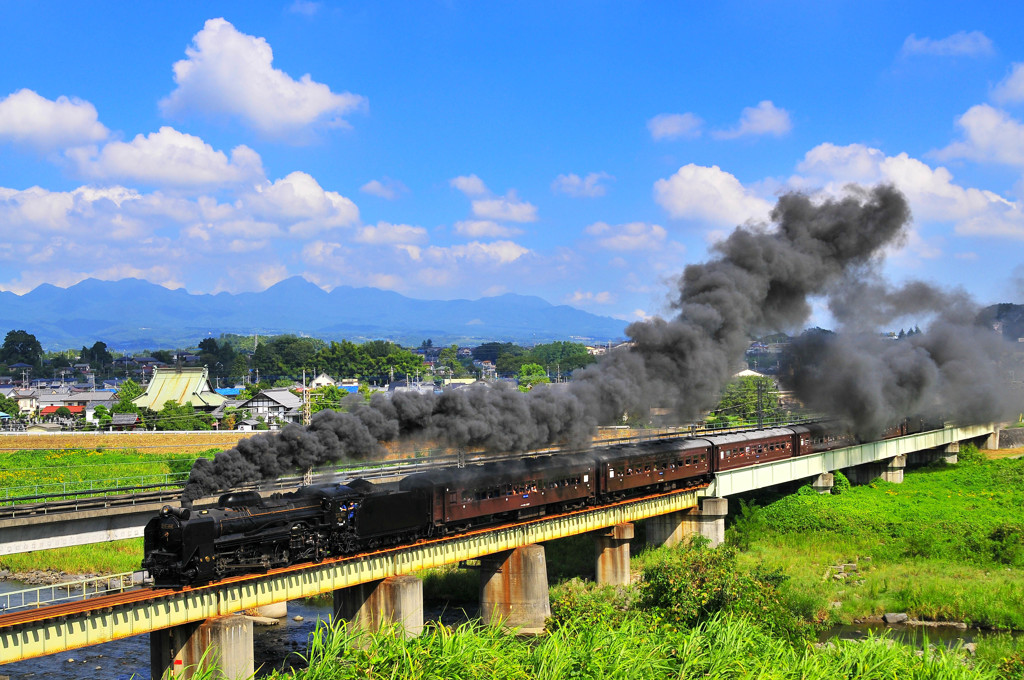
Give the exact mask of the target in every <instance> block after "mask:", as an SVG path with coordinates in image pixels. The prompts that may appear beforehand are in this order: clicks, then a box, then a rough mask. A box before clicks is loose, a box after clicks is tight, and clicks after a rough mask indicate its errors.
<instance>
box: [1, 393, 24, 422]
mask: <svg viewBox="0 0 1024 680" xmlns="http://www.w3.org/2000/svg"><path fill="white" fill-rule="evenodd" d="M20 411H21V409H20V408H19V407H18V402H16V401H15V400H14V399H11V398H10V397H6V396H4V395H2V394H0V412H2V413H6V414H7V415H9V416H10V417H11V418H17V417H18V414H19V412H20Z"/></svg>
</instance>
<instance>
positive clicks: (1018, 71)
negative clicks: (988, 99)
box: [992, 63, 1024, 104]
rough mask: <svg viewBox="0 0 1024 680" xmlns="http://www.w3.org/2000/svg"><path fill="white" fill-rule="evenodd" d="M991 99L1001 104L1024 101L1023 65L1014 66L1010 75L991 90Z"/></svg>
mask: <svg viewBox="0 0 1024 680" xmlns="http://www.w3.org/2000/svg"><path fill="white" fill-rule="evenodd" d="M992 98H993V99H994V100H996V101H997V102H999V103H1002V104H1016V103H1018V102H1022V101H1024V64H1020V63H1018V64H1014V65H1013V67H1012V69H1011V70H1010V74H1009V75H1008V76H1006V77H1005V78H1003V79H1002V80H1001V81H1000V82H999V84H998V85H996V86H995V87H994V88H993V89H992Z"/></svg>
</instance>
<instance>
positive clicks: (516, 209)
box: [473, 191, 537, 222]
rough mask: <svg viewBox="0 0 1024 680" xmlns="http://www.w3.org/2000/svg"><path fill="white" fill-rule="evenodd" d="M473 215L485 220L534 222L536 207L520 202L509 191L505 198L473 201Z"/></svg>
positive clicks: (513, 193) (512, 192)
mask: <svg viewBox="0 0 1024 680" xmlns="http://www.w3.org/2000/svg"><path fill="white" fill-rule="evenodd" d="M473 215H475V216H476V217H479V218H482V219H485V220H496V221H505V222H536V221H537V206H535V205H533V204H532V203H527V202H526V201H520V200H519V199H518V198H517V197H516V194H515V192H514V191H509V192H508V194H507V195H506V196H499V197H498V198H479V199H477V200H475V201H473Z"/></svg>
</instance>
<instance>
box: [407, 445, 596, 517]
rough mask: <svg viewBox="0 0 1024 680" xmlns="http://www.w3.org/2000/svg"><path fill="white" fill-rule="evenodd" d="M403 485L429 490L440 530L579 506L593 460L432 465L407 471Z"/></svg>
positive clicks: (585, 497) (588, 496) (590, 489)
mask: <svg viewBox="0 0 1024 680" xmlns="http://www.w3.org/2000/svg"><path fill="white" fill-rule="evenodd" d="M402 488H403V489H410V490H411V489H414V488H419V489H424V490H425V491H427V492H428V493H429V495H430V498H431V503H430V505H431V508H430V520H431V523H432V524H433V525H434V526H435V527H438V528H440V529H441V530H442V531H443V530H450V529H454V528H465V527H469V526H473V525H477V524H487V523H489V522H491V521H494V520H498V519H523V518H527V517H538V516H540V515H543V514H546V513H547V512H550V511H552V510H559V509H566V508H571V507H582V506H584V505H586V504H587V503H589V502H591V501H592V500H593V498H594V462H593V460H592V459H591V458H589V457H587V456H582V455H574V454H558V455H551V456H540V457H537V458H525V459H522V460H519V461H507V462H501V463H486V464H483V465H471V466H469V467H465V468H447V469H442V470H432V471H428V472H422V473H417V474H414V475H409V476H408V477H406V478H405V479H404V480H402ZM551 505H553V506H554V507H552V508H545V506H551Z"/></svg>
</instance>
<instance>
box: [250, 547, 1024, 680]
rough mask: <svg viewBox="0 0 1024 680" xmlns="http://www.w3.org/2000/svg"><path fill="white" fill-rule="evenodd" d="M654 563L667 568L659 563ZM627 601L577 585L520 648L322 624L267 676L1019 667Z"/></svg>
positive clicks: (495, 634) (462, 632) (899, 671)
mask: <svg viewBox="0 0 1024 680" xmlns="http://www.w3.org/2000/svg"><path fill="white" fill-rule="evenodd" d="M666 552H669V551H666ZM672 552H675V554H676V556H677V557H678V556H681V559H682V560H683V561H684V562H686V561H687V560H691V559H692V558H694V556H698V559H697V562H700V561H701V560H705V559H707V554H706V553H709V552H710V551H706V550H704V549H702V548H698V549H696V550H694V551H672ZM663 559H664V561H665V563H666V564H667V563H671V562H673V561H674V560H673V558H672V557H670V556H668V555H665V556H663ZM724 562H728V560H725V561H724ZM690 566H694V567H696V566H697V564H695V563H692V562H691V564H690ZM652 569H653V567H652ZM711 572H712V573H711V574H709V575H711V576H712V577H713V578H726V579H727V577H726V576H725V575H723V574H722V573H721V572H720V570H719V569H718V568H717V567H713V568H712V569H711ZM646 576H647V574H646V573H645V582H646ZM651 576H654V575H653V573H652V574H651ZM654 589H655V590H656V589H657V588H654ZM634 590H635V589H633V588H628V589H625V590H621V591H617V590H615V589H612V588H605V589H598V588H595V587H593V586H592V585H586V584H582V583H581V582H578V581H574V582H570V583H568V584H566V585H565V586H563V587H562V588H560V589H556V596H555V601H554V603H553V605H552V609H553V614H554V615H553V619H552V621H551V623H550V625H549V633H548V634H547V635H545V636H544V637H541V638H526V639H523V638H518V637H515V636H512V635H508V634H505V633H503V632H501V631H500V630H498V629H495V628H488V627H484V626H481V625H478V624H473V623H467V624H463V625H462V626H459V627H457V628H450V627H447V626H444V625H441V624H428V625H427V626H426V627H425V629H424V631H423V633H422V634H421V635H420V636H419V637H417V638H414V639H412V640H406V639H405V638H404V637H403V636H402V635H400V634H397V633H396V631H395V630H390V629H385V630H382V631H379V632H377V633H365V632H358V631H352V630H349V629H348V628H347V627H346V626H345V625H344V624H343V623H339V624H338V625H336V626H333V627H332V626H330V625H329V624H325V623H321V624H320V625H319V626H318V628H317V630H316V631H315V632H314V633H313V634H312V636H311V638H310V646H309V649H308V650H307V653H306V655H305V657H304V659H305V661H306V662H307V664H308V667H307V668H303V669H291V670H289V671H286V672H283V673H274V674H273V675H271V676H270V677H273V678H292V679H295V680H299V679H302V680H334V679H339V680H340V679H343V678H366V677H371V678H380V677H389V678H472V679H476V678H484V677H486V678H515V679H524V680H525V679H532V678H537V679H547V678H550V679H551V680H556V679H557V680H561V679H563V678H623V679H631V678H638V679H639V678H642V679H648V678H649V679H657V678H711V679H717V678H766V679H771V678H779V679H782V678H793V679H797V678H800V679H807V680H812V679H818V678H821V679H823V680H824V679H825V678H828V679H830V680H831V679H832V678H869V679H870V678H887V679H888V678H950V679H954V678H965V679H966V678H976V679H987V678H992V679H993V680H995V679H996V678H1000V677H1012V676H1011V673H1012V671H1013V663H1014V662H1015V661H1016V660H1017V659H1016V657H1014V656H1013V655H1014V654H1015V653H1016V652H1015V649H1014V646H1013V645H1012V644H1008V645H1007V646H1005V647H1004V648H1002V649H1001V650H1000V651H1001V652H1003V653H1005V654H1007V655H1008V656H1005V657H1002V658H999V659H995V660H994V661H995V662H994V663H993V662H989V661H986V660H977V659H972V658H971V657H970V656H969V655H968V654H967V653H966V652H965V651H964V650H962V649H960V648H956V649H952V650H946V649H942V648H932V647H928V646H925V649H924V652H923V653H922V654H920V655H918V654H916V653H915V651H914V649H912V648H910V647H906V646H903V645H893V644H890V642H889V641H888V640H885V639H883V638H873V639H869V640H867V641H863V642H835V643H832V644H829V645H824V646H820V647H819V646H814V645H810V644H793V643H791V642H789V641H787V640H786V639H784V638H783V637H779V636H776V635H773V634H772V633H771V632H770V631H769V630H768V629H767V628H766V627H765V626H764V625H762V623H761V622H760V619H759V618H754V617H753V616H750V615H742V614H726V613H723V612H724V610H723V609H720V610H718V611H716V612H714V613H710V614H709V615H708V616H707V617H705V618H703V619H701V620H699V621H697V622H695V623H694V624H693V625H690V626H684V625H681V624H680V622H679V620H678V619H676V618H675V617H674V616H673V615H672V611H673V610H674V605H673V604H672V602H674V598H670V600H669V601H666V602H659V601H658V598H657V597H655V598H653V599H652V600H650V601H644V599H643V598H641V601H640V603H638V602H634V601H630V598H629V593H630V592H633V591H634ZM648 592H649V591H648ZM663 605H668V606H667V607H666V606H663Z"/></svg>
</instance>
